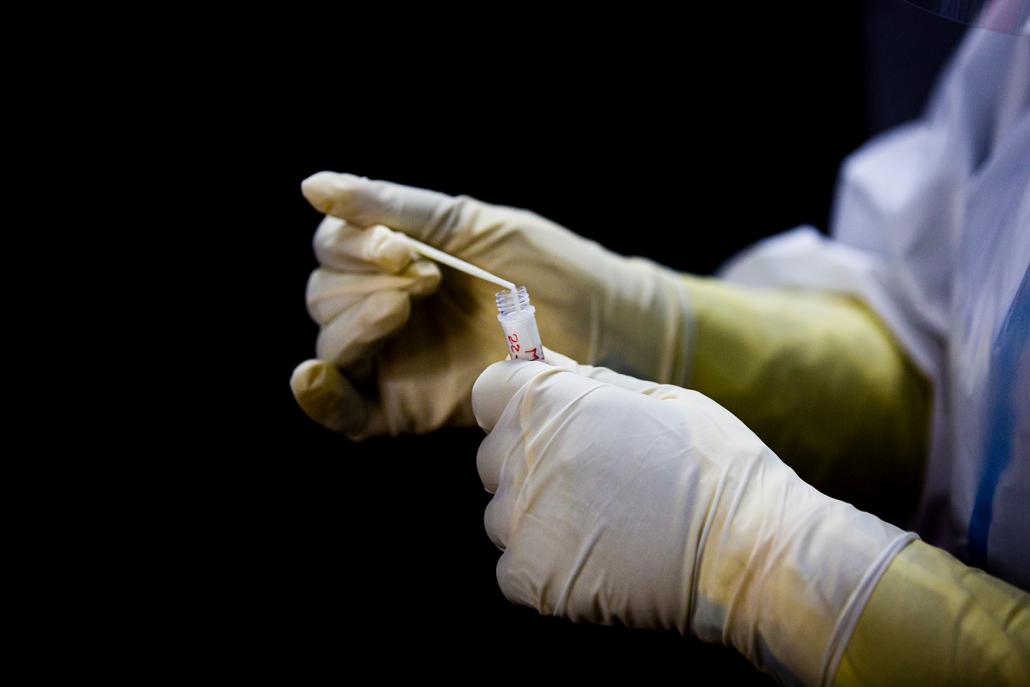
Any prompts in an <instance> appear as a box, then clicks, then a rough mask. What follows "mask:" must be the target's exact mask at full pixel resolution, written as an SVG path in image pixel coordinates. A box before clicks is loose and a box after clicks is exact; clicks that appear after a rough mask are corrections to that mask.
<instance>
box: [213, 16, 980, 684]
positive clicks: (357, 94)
mask: <svg viewBox="0 0 1030 687" xmlns="http://www.w3.org/2000/svg"><path fill="white" fill-rule="evenodd" d="M776 5H777V7H776V8H774V9H770V10H754V9H750V8H748V9H746V10H745V9H744V4H743V3H735V4H734V5H733V6H730V7H727V8H725V9H719V10H707V9H706V10H705V11H704V12H697V11H694V10H687V13H686V15H685V17H683V18H676V19H673V18H672V17H671V16H663V15H660V14H643V10H641V12H640V13H632V14H629V13H627V14H626V15H625V16H624V15H622V14H614V13H613V14H608V15H604V14H598V15H596V16H590V17H578V18H574V19H572V20H569V19H568V18H562V19H561V20H559V19H557V18H552V17H550V16H549V15H547V14H546V13H541V14H539V15H534V16H526V15H525V14H519V15H517V16H512V17H510V18H507V19H504V20H503V21H502V20H497V21H494V22H484V23H483V24H482V25H480V26H477V27H476V28H474V29H472V28H469V27H467V26H462V25H461V24H460V23H459V22H455V23H454V24H453V26H452V27H451V28H449V29H440V28H437V27H434V28H433V29H432V30H429V29H428V28H426V29H425V30H421V29H419V28H418V27H415V28H411V27H410V26H409V28H408V29H407V30H406V31H404V32H400V30H399V29H397V30H394V28H393V27H391V30H386V29H384V27H382V26H379V27H375V28H376V31H375V32H372V29H371V28H369V27H364V26H346V27H345V28H344V30H342V31H339V32H333V33H332V35H331V36H328V37H326V38H325V40H317V41H315V42H321V43H322V49H321V50H318V51H317V54H314V51H313V53H312V55H310V56H306V55H303V54H302V55H300V56H298V57H299V63H298V62H296V61H295V62H291V64H292V65H296V66H294V67H292V68H293V69H295V70H296V72H295V73H282V70H281V69H280V67H279V66H277V63H276V60H275V59H274V58H268V63H267V65H265V64H264V63H260V62H259V63H258V66H259V71H260V67H262V66H267V69H268V74H267V80H266V79H265V78H264V77H259V78H257V79H256V82H255V83H254V84H253V85H254V86H255V87H256V93H255V94H252V95H251V98H252V100H251V102H252V105H251V106H249V107H248V108H247V112H246V113H240V114H239V115H236V116H238V117H242V118H244V119H245V120H247V123H248V124H250V125H251V128H250V129H249V130H251V131H253V134H252V135H251V136H250V139H249V140H248V141H246V142H244V145H243V148H244V150H243V151H241V152H239V154H238V156H237V157H236V158H235V166H236V167H240V168H242V172H243V175H244V178H246V179H247V180H248V182H247V187H246V188H243V187H241V188H239V189H237V190H236V192H238V193H239V195H240V196H241V197H243V196H245V198H241V204H240V207H241V211H240V212H239V213H238V224H237V225H236V226H235V227H233V228H231V229H230V231H233V232H239V235H240V237H241V244H242V243H244V240H243V239H244V237H245V243H246V245H247V250H248V251H254V252H253V253H252V254H249V255H248V257H247V265H246V267H245V268H241V269H240V274H242V275H245V277H244V278H245V279H246V280H247V281H246V283H245V284H237V285H236V286H237V287H238V289H239V291H238V293H230V294H229V296H228V297H229V299H230V301H232V299H235V298H239V299H241V300H242V299H246V300H248V301H249V303H250V304H251V307H253V308H254V314H253V315H251V314H248V315H247V318H246V321H243V322H238V323H237V322H234V323H232V324H233V327H232V328H233V332H234V333H233V334H232V336H234V337H235V339H234V343H233V346H235V347H236V348H240V347H242V348H244V349H247V350H246V351H245V353H246V359H247V361H248V362H247V363H245V365H246V370H245V374H246V376H247V377H248V378H249V382H248V384H249V385H250V388H251V390H252V392H253V394H252V397H251V398H249V399H248V402H249V403H252V404H253V406H254V407H255V409H254V412H253V413H252V414H244V415H243V416H242V418H241V419H239V420H235V421H233V424H232V427H231V428H230V429H231V432H230V433H231V434H232V437H230V438H229V439H228V441H227V446H230V447H231V448H229V449H228V453H227V455H228V456H229V459H230V462H231V463H232V467H231V469H230V470H229V473H230V476H229V477H226V478H225V479H224V480H222V483H221V486H220V488H221V489H223V490H229V491H231V492H232V494H234V495H235V496H237V497H238V498H236V499H235V500H233V501H232V505H231V506H226V507H225V512H224V513H223V514H222V515H223V517H222V518H221V519H220V523H221V524H220V525H219V526H218V527H217V528H215V529H216V530H217V531H216V532H214V537H213V540H212V542H213V543H212V544H211V547H212V549H213V552H214V554H215V555H217V556H220V557H227V558H229V559H235V560H237V561H245V563H243V564H241V565H238V566H236V567H234V568H233V570H234V571H236V572H234V573H232V574H230V575H228V576H227V577H225V578H223V579H221V581H220V582H219V583H218V585H216V586H218V587H219V589H218V590H216V593H215V596H216V597H217V596H219V595H221V596H222V597H223V599H224V601H223V602H222V605H221V606H219V605H218V604H216V607H215V610H216V617H217V612H218V610H219V608H221V609H222V610H223V611H224V615H225V619H226V622H228V618H229V616H232V622H233V623H234V624H239V623H242V625H243V626H244V627H246V628H248V633H249V634H250V636H251V637H253V638H254V641H253V642H252V647H253V648H252V650H250V651H248V652H246V653H245V654H244V655H243V656H241V660H248V661H251V662H253V663H255V664H256V665H258V666H266V667H267V669H268V670H269V671H270V673H273V672H276V671H279V670H282V671H284V674H289V675H292V676H294V677H296V676H297V674H298V673H301V674H303V673H304V672H306V671H320V670H324V669H327V668H328V669H329V670H331V671H333V672H338V671H342V670H351V669H357V668H361V669H367V668H372V669H375V670H376V671H377V673H378V674H384V675H389V674H392V673H395V672H402V671H403V672H407V671H410V670H415V671H421V670H426V671H429V672H435V671H439V670H452V669H453V670H456V671H457V670H462V669H468V667H469V666H471V665H473V664H475V665H478V666H481V668H482V670H483V671H484V673H483V677H484V679H491V678H492V673H490V672H487V671H503V672H504V673H511V674H513V675H516V676H522V675H524V676H534V677H535V676H537V675H539V674H540V670H541V669H540V663H539V661H540V660H544V659H546V660H548V662H549V665H556V664H557V665H564V666H565V667H566V668H567V669H568V671H569V675H576V676H585V673H584V672H583V671H587V672H594V671H602V672H603V671H606V670H608V669H609V668H611V667H632V668H634V669H636V670H638V671H639V672H640V673H641V674H642V675H648V676H650V675H658V674H666V673H665V671H666V670H670V671H673V672H672V674H673V675H677V676H689V675H691V674H694V673H695V672H696V671H703V672H706V673H711V672H714V673H716V674H718V675H720V679H723V678H725V679H727V680H730V679H732V680H733V681H739V682H741V683H743V684H758V683H762V682H764V681H767V680H768V678H766V677H765V676H763V675H761V674H759V673H758V672H757V671H755V670H754V669H752V668H751V667H750V666H749V665H748V664H747V663H746V662H745V661H743V659H741V658H739V657H738V656H737V655H736V654H734V653H733V652H731V651H729V650H725V649H723V648H721V647H717V646H709V645H704V644H701V643H699V642H696V641H693V640H687V639H683V638H680V637H678V636H676V635H674V634H671V633H660V632H644V631H634V630H628V629H625V628H603V627H590V626H583V625H574V624H572V623H568V622H566V621H563V620H559V619H555V618H544V617H540V616H538V615H537V614H536V613H535V612H533V611H531V610H529V609H525V608H521V607H516V606H513V605H510V604H509V603H508V602H507V601H505V599H504V598H503V597H502V595H501V593H500V591H499V590H498V588H497V586H496V582H495V579H494V563H495V561H496V559H497V557H498V555H499V553H498V552H497V550H496V549H495V548H494V546H493V545H492V544H491V543H490V541H489V540H488V539H487V537H486V535H485V533H484V531H483V526H482V515H483V508H484V507H485V505H486V503H487V501H488V498H489V495H488V494H486V493H485V492H484V491H483V489H482V486H481V484H480V482H479V479H478V475H477V473H476V468H475V453H476V448H477V446H478V443H479V441H480V439H481V437H482V434H481V432H480V431H479V430H473V429H470V430H449V431H443V432H439V433H437V434H434V435H431V436H425V437H399V438H383V439H372V440H369V441H366V442H364V443H362V444H352V443H349V442H348V441H346V440H345V439H343V438H341V437H339V436H336V435H334V434H332V433H330V432H328V431H326V430H323V429H322V428H320V427H318V426H317V425H315V424H314V423H313V422H311V421H310V420H309V419H308V418H307V417H306V416H305V415H304V414H303V413H302V412H301V411H300V410H299V408H298V407H297V406H296V404H295V403H294V401H293V398H292V396H291V394H290V391H289V386H288V380H289V377H290V372H291V371H292V369H293V366H294V365H296V364H297V363H299V362H301V361H302V360H304V359H306V358H309V357H311V356H312V355H313V354H314V340H315V335H316V333H317V328H316V326H315V325H314V324H313V323H312V322H311V321H310V320H309V318H308V316H307V314H306V311H305V307H304V286H305V282H306V279H307V275H308V273H309V272H310V270H311V269H313V268H314V267H315V260H314V257H313V255H312V252H311V247H310V241H311V236H312V233H313V231H314V228H315V226H316V224H317V222H318V220H319V216H318V214H317V213H316V212H315V211H314V210H312V209H311V208H310V207H308V206H307V204H306V203H305V201H304V199H303V198H302V197H301V195H300V192H299V185H300V182H301V180H302V179H303V178H304V177H306V176H307V175H309V174H311V173H314V172H316V171H319V170H322V169H329V170H336V171H346V172H351V173H355V174H360V175H365V176H369V177H372V178H380V179H388V180H392V181H396V182H401V183H406V184H410V185H415V186H422V187H427V188H433V189H436V190H440V191H444V192H448V193H453V194H458V193H464V194H469V195H472V196H475V197H478V198H480V199H481V200H484V201H488V202H495V203H501V204H505V205H513V206H521V207H527V208H530V209H532V210H534V211H536V212H538V213H540V214H542V215H544V216H547V217H549V218H551V219H553V220H555V221H557V222H559V223H561V224H563V225H564V226H566V227H568V228H570V229H572V230H574V231H576V232H578V233H580V234H583V235H585V236H589V237H591V238H595V239H597V240H599V241H601V242H602V243H604V244H605V245H607V246H609V247H610V248H612V249H614V250H616V251H619V252H622V253H626V254H638V255H646V256H649V257H651V258H654V259H656V260H658V261H660V262H663V263H665V264H667V265H670V266H672V267H675V268H677V269H681V270H686V271H691V272H695V273H701V274H704V273H710V272H711V271H712V270H714V269H715V268H716V267H717V266H718V265H719V264H720V263H721V262H722V261H723V260H725V259H726V258H727V257H728V256H729V255H731V254H732V253H734V252H735V251H737V250H739V249H740V248H742V247H744V246H746V245H748V244H750V243H752V242H753V241H755V240H756V239H758V238H760V237H762V236H767V235H770V234H773V233H776V232H779V231H783V230H786V229H789V228H791V227H793V226H796V225H798V224H803V223H811V224H814V225H816V226H817V227H819V228H820V229H824V230H825V229H826V228H827V226H828V218H829V215H830V211H831V200H832V193H833V188H834V183H835V176H836V171H837V167H838V166H839V164H840V162H841V160H842V159H843V157H844V156H845V155H846V154H847V153H848V152H850V151H851V150H853V149H854V148H856V147H857V146H858V145H860V144H861V143H862V142H863V141H864V140H866V139H867V138H868V137H869V136H870V135H872V134H874V133H876V132H877V131H881V130H883V129H885V128H887V127H889V126H891V125H893V124H896V123H898V122H901V121H904V120H907V119H910V118H912V117H914V116H916V115H917V114H918V113H919V111H920V109H921V107H922V104H923V102H924V101H925V98H926V96H927V93H928V92H929V88H930V85H931V82H932V77H933V75H934V74H935V73H936V71H937V69H938V68H939V67H940V65H941V64H942V62H943V61H944V59H945V57H946V56H947V55H948V54H949V51H950V48H951V47H952V46H953V45H954V43H955V41H956V40H957V38H958V37H959V36H960V35H961V33H962V27H959V26H957V25H954V24H951V23H949V22H947V21H945V20H942V19H939V18H937V17H934V16H932V15H929V14H926V13H924V12H922V11H920V10H917V9H915V8H912V7H910V6H907V5H905V4H904V3H903V2H901V1H900V0H868V1H866V2H842V3H810V4H806V3H800V4H797V5H795V4H793V3H791V7H788V8H784V7H780V6H779V5H780V3H776ZM622 11H623V12H625V11H626V10H622ZM552 19H553V21H552ZM445 23H446V22H445ZM370 33H374V35H376V36H378V37H379V38H377V39H376V40H371V41H370V40H368V39H367V38H365V39H362V40H357V39H356V38H355V37H356V36H358V35H368V34H370ZM294 77H296V78H294ZM287 83H289V84H291V85H289V86H286V85H285V84H287ZM231 124H232V123H231V122H228V123H226V126H227V127H229V126H231ZM239 171H241V170H239V169H237V170H236V171H235V172H234V173H235V174H237V176H236V177H235V178H239V176H238V173H239ZM255 246H256V248H255ZM221 298H225V296H224V295H223V296H221ZM229 305H230V306H231V305H232V303H231V302H230V303H229ZM240 337H242V341H241V340H240ZM241 365H243V363H241ZM227 503H228V502H227ZM241 602H242V603H241ZM213 622H214V627H215V628H217V627H218V623H219V621H217V620H215V621H213ZM802 631H803V630H802ZM216 633H217V630H216ZM384 648H385V649H387V650H388V655H389V656H390V657H391V658H390V659H389V660H388V661H386V662H385V663H384V662H382V659H380V658H379V657H378V656H379V654H376V655H375V656H373V652H379V651H381V650H383V649H384ZM598 674H601V673H598Z"/></svg>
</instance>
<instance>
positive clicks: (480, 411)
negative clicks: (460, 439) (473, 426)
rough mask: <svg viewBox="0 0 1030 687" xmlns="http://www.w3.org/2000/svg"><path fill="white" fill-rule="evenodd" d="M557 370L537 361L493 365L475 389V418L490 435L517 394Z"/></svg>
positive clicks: (516, 361) (486, 370)
mask: <svg viewBox="0 0 1030 687" xmlns="http://www.w3.org/2000/svg"><path fill="white" fill-rule="evenodd" d="M554 369H555V368H553V367H551V366H550V365H547V364H546V363H541V362H538V361H530V360H502V361H500V362H496V363H494V364H493V365H490V366H489V367H488V368H486V369H485V370H483V372H482V374H480V375H479V377H478V378H477V379H476V382H475V384H473V385H472V414H473V415H474V416H475V418H476V423H477V424H478V425H479V426H480V427H481V428H482V429H483V430H485V431H487V432H489V431H490V430H492V429H493V427H494V425H496V424H497V420H498V419H499V418H500V417H501V413H503V412H504V409H505V407H507V405H508V403H509V402H510V401H511V399H512V397H513V396H514V395H515V393H516V392H517V391H518V390H519V389H521V388H522V387H523V386H525V385H526V384H527V383H528V382H529V381H530V380H532V379H533V378H534V377H536V376H537V375H539V374H541V373H545V372H548V371H553V370H554Z"/></svg>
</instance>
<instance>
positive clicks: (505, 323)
mask: <svg viewBox="0 0 1030 687" xmlns="http://www.w3.org/2000/svg"><path fill="white" fill-rule="evenodd" d="M497 320H498V322H500V323H501V329H503V330H504V343H505V344H506V345H507V346H508V353H509V354H510V355H511V357H512V359H515V358H519V359H521V360H543V359H544V346H543V342H541V341H540V330H539V329H537V327H536V308H534V307H533V306H532V305H530V304H529V292H528V291H526V287H525V286H520V287H518V290H517V291H516V292H515V293H512V292H511V291H499V292H498V293H497Z"/></svg>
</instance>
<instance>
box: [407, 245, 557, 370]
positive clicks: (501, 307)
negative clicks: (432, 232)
mask: <svg viewBox="0 0 1030 687" xmlns="http://www.w3.org/2000/svg"><path fill="white" fill-rule="evenodd" d="M406 238H407V239H408V243H409V244H410V245H411V249H412V250H414V251H415V252H416V253H419V254H420V255H423V256H425V257H427V258H429V259H431V260H435V261H437V262H439V263H442V264H444V265H447V266H449V267H453V268H454V269H456V270H458V271H460V272H464V273H465V274H470V275H472V276H473V277H478V278H480V279H483V280H485V281H488V282H491V283H494V284H497V285H499V286H503V287H504V288H505V289H507V291H500V292H498V293H497V294H496V299H497V320H498V321H499V322H500V323H501V329H502V330H504V343H505V345H506V346H507V347H508V353H509V354H510V355H511V357H512V358H519V359H522V360H543V359H544V346H543V343H542V342H541V341H540V330H538V329H537V326H536V308H534V307H533V306H532V305H530V304H529V292H528V291H526V287H525V286H520V287H518V288H516V287H515V284H513V283H512V282H510V281H508V280H506V279H501V278H500V277H498V276H497V275H494V274H490V273H489V272H487V271H486V270H484V269H482V268H481V267H476V266H475V265H473V264H471V263H468V262H465V261H464V260H462V259H461V258H456V257H454V256H453V255H451V254H449V253H445V252H443V251H442V250H440V249H438V248H433V247H432V246H430V245H427V244H425V243H422V242H421V241H418V240H416V239H413V238H411V237H410V236H408V237H406Z"/></svg>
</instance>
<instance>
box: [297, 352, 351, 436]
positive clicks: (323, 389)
mask: <svg viewBox="0 0 1030 687" xmlns="http://www.w3.org/2000/svg"><path fill="white" fill-rule="evenodd" d="M348 387H349V384H348V383H347V382H346V381H345V380H344V379H343V377H342V376H341V375H340V372H339V371H338V370H337V369H336V366H335V365H332V364H330V363H327V362H325V361H323V360H306V361H304V362H302V363H301V364H300V365H298V366H297V367H296V368H295V369H294V370H293V374H292V375H290V390H291V391H292V392H293V397H294V398H295V399H296V400H297V404H298V405H299V406H300V407H301V409H302V410H303V411H304V412H305V413H306V414H307V415H308V417H310V418H311V419H312V420H314V421H315V422H317V423H318V424H320V425H322V426H323V427H327V428H329V429H331V430H333V431H335V432H340V433H341V434H345V435H346V436H348V437H349V438H351V439H355V440H357V439H360V438H362V436H363V435H362V430H363V429H364V426H365V425H366V424H367V413H363V412H362V410H363V408H362V403H360V402H359V399H357V398H355V396H356V392H354V391H353V389H348Z"/></svg>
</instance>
